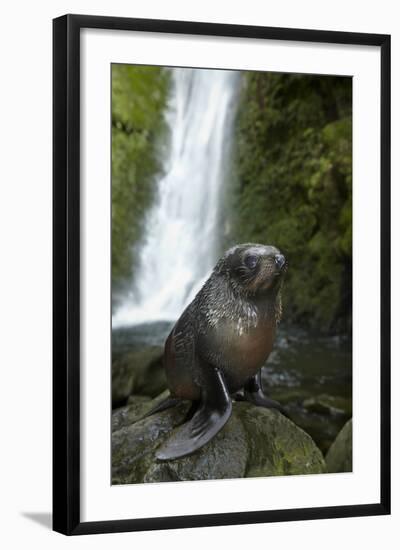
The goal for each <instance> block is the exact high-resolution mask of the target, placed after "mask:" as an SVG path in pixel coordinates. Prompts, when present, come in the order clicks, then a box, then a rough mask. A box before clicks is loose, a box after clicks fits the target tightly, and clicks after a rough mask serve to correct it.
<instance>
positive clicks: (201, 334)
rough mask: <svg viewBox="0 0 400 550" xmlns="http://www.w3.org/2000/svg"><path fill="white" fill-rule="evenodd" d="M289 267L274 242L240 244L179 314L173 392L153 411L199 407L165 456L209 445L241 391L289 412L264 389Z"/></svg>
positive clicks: (167, 358) (161, 454) (171, 364)
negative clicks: (263, 372) (187, 402)
mask: <svg viewBox="0 0 400 550" xmlns="http://www.w3.org/2000/svg"><path fill="white" fill-rule="evenodd" d="M286 267H287V264H286V260H285V257H284V256H283V255H282V254H281V253H280V251H279V250H278V249H277V248H275V247H274V246H264V245H261V244H252V243H249V244H241V245H238V246H234V247H233V248H230V249H229V250H228V251H227V252H226V253H225V254H224V255H223V256H222V258H221V259H220V260H219V261H218V263H217V265H216V266H215V268H214V270H213V272H212V273H211V276H210V277H209V279H208V280H207V281H206V282H205V284H204V286H203V287H202V289H201V290H200V291H199V292H198V294H197V295H196V297H195V298H194V300H193V301H192V302H191V303H190V304H189V305H188V306H187V308H186V309H185V310H184V312H183V313H182V315H181V317H180V318H179V319H178V321H177V323H176V324H175V326H174V328H173V329H172V331H171V333H170V335H169V336H168V338H167V340H166V343H165V351H164V368H165V371H166V375H167V381H168V387H169V390H170V397H168V398H167V399H166V400H165V401H163V402H162V403H160V404H159V405H158V406H156V407H155V408H154V409H153V410H152V411H150V412H149V413H148V415H146V416H149V415H151V414H154V413H155V412H159V411H162V410H165V409H168V408H170V407H172V406H174V405H175V404H176V403H178V402H179V401H180V400H187V399H189V400H191V401H193V402H194V405H195V404H197V409H196V412H195V413H194V415H193V416H192V418H191V419H190V420H188V421H186V422H185V423H184V424H183V425H181V426H180V427H178V428H177V429H176V430H175V431H174V432H173V434H172V435H171V436H170V437H169V439H168V440H167V441H166V442H164V443H163V444H162V445H161V447H159V449H158V450H157V452H156V456H157V458H158V459H159V460H172V459H175V458H179V457H182V456H186V455H190V454H192V453H194V452H195V451H197V450H198V449H200V448H201V447H202V446H203V445H205V444H206V443H208V442H209V441H210V440H211V439H212V438H213V437H214V436H215V435H216V434H217V433H218V432H219V431H220V430H221V429H222V428H223V426H224V425H225V424H226V422H227V421H228V419H229V417H230V415H231V412H232V400H231V395H232V394H235V392H238V391H240V390H241V393H240V394H239V398H240V399H242V400H243V399H245V400H247V401H251V402H252V403H254V404H255V405H258V406H261V407H269V408H277V409H279V410H282V409H281V406H280V405H279V403H277V402H276V401H272V400H271V399H269V398H268V397H267V396H266V395H265V394H264V393H263V390H262V386H261V375H260V369H261V366H262V365H263V364H264V362H265V361H266V359H267V358H268V356H269V354H270V352H271V350H272V345H273V342H274V339H275V330H276V325H277V323H278V321H279V319H280V317H281V293H280V289H281V283H282V278H283V274H284V273H285V271H286Z"/></svg>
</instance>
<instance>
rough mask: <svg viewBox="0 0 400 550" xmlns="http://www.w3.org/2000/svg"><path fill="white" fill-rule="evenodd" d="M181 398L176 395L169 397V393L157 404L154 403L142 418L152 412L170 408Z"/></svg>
mask: <svg viewBox="0 0 400 550" xmlns="http://www.w3.org/2000/svg"><path fill="white" fill-rule="evenodd" d="M181 401H182V400H181V399H179V398H178V397H171V396H170V395H169V396H168V397H167V398H165V399H163V400H162V401H161V402H160V403H158V405H155V406H154V407H153V408H152V409H150V410H149V412H147V413H146V414H145V415H144V416H143V418H147V417H148V416H152V415H153V414H156V413H159V412H162V411H166V410H167V409H170V408H171V407H175V405H177V404H178V403H180V402H181Z"/></svg>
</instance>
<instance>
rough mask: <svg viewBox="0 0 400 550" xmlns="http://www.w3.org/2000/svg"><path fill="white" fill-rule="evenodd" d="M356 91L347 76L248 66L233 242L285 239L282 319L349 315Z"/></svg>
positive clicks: (326, 323) (332, 325) (318, 320)
mask: <svg viewBox="0 0 400 550" xmlns="http://www.w3.org/2000/svg"><path fill="white" fill-rule="evenodd" d="M351 90H352V88H351V79H350V78H343V77H316V76H308V75H287V74H274V73H261V72H252V73H244V74H243V77H242V90H241V94H240V100H239V109H238V114H237V119H236V126H235V140H234V141H235V154H234V157H233V158H234V164H233V167H232V171H233V173H235V177H234V178H232V182H233V183H232V186H231V192H232V199H231V208H232V209H233V210H234V211H235V223H234V228H233V230H232V231H231V233H230V234H229V236H228V239H227V241H232V242H234V241H237V242H238V241H244V242H245V241H256V242H263V243H271V244H275V245H277V246H278V247H280V248H281V249H282V251H283V252H284V253H285V254H286V255H287V257H288V260H289V272H288V275H287V280H286V283H285V290H284V302H285V303H284V305H285V319H286V320H289V321H295V322H302V323H306V324H311V325H315V326H318V327H319V328H322V329H324V330H344V329H346V328H347V327H348V326H349V323H350V318H351V312H350V304H351V299H349V296H351V286H350V285H351V277H350V266H351V253H352V235H351V218H352V202H351V166H352V145H351V101H352V99H351V97H352V91H351ZM227 244H228V243H227Z"/></svg>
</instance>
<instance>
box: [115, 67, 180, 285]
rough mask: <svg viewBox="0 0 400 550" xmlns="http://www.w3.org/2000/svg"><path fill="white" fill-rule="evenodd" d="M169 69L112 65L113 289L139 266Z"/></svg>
mask: <svg viewBox="0 0 400 550" xmlns="http://www.w3.org/2000/svg"><path fill="white" fill-rule="evenodd" d="M168 86H169V73H168V71H167V70H165V69H162V68H159V67H146V66H134V65H112V283H113V291H114V294H115V293H116V291H117V290H118V288H119V287H121V285H122V284H123V282H124V281H126V280H128V279H129V278H130V276H131V274H132V269H133V267H134V255H133V250H134V244H135V243H136V242H137V241H138V239H139V238H140V235H141V230H142V222H143V218H144V214H145V212H146V209H147V208H148V206H149V204H150V203H151V199H152V197H153V191H154V189H153V187H154V186H153V183H154V179H155V176H156V175H157V174H158V173H159V172H160V170H161V163H160V158H161V157H162V155H161V150H160V149H161V147H162V143H163V141H164V138H165V132H166V124H165V120H164V116H163V113H164V110H165V107H166V102H167V95H168Z"/></svg>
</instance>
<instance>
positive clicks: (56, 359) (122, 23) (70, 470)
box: [53, 15, 390, 535]
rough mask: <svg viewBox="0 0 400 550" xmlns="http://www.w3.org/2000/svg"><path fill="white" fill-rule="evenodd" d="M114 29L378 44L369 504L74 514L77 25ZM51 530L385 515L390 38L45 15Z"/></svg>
mask: <svg viewBox="0 0 400 550" xmlns="http://www.w3.org/2000/svg"><path fill="white" fill-rule="evenodd" d="M84 28H92V29H115V30H125V31H149V32H156V33H177V34H189V35H209V36H219V37H236V38H258V39H274V40H286V41H287V40H290V41H306V42H314V43H332V44H347V45H362V46H378V47H380V51H381V146H380V147H381V149H380V154H381V172H380V193H381V236H380V242H381V271H380V275H381V335H380V336H381V364H380V368H381V371H380V372H381V375H380V376H381V388H380V391H381V396H380V397H381V442H380V444H381V448H380V459H381V462H380V464H381V479H380V482H381V495H380V501H379V502H376V503H373V504H360V505H352V506H333V507H318V508H300V509H290V510H269V511H263V510H259V511H249V512H238V513H221V514H206V515H190V516H179V517H178V516H176V517H152V518H145V519H129V520H115V521H114V520H112V521H111V520H110V521H98V522H84V523H83V522H81V520H80V382H79V379H80V176H79V173H80V31H81V29H84ZM53 94H54V95H53V97H54V100H53V281H54V284H53V529H54V530H55V531H58V532H60V533H63V534H66V535H79V534H91V533H110V532H121V531H139V530H154V529H176V528H187V527H202V526H214V525H234V524H236V525H237V524H245V523H267V522H275V521H292V520H306V519H327V518H340V517H354V516H370V515H383V514H389V513H390V36H389V35H382V34H364V33H347V32H335V31H321V30H304V29H287V28H272V27H258V26H245V25H227V24H214V23H212V24H211V23H199V22H183V21H162V20H150V19H129V18H120V17H100V16H87V15H65V16H62V17H59V18H57V19H54V21H53Z"/></svg>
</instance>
